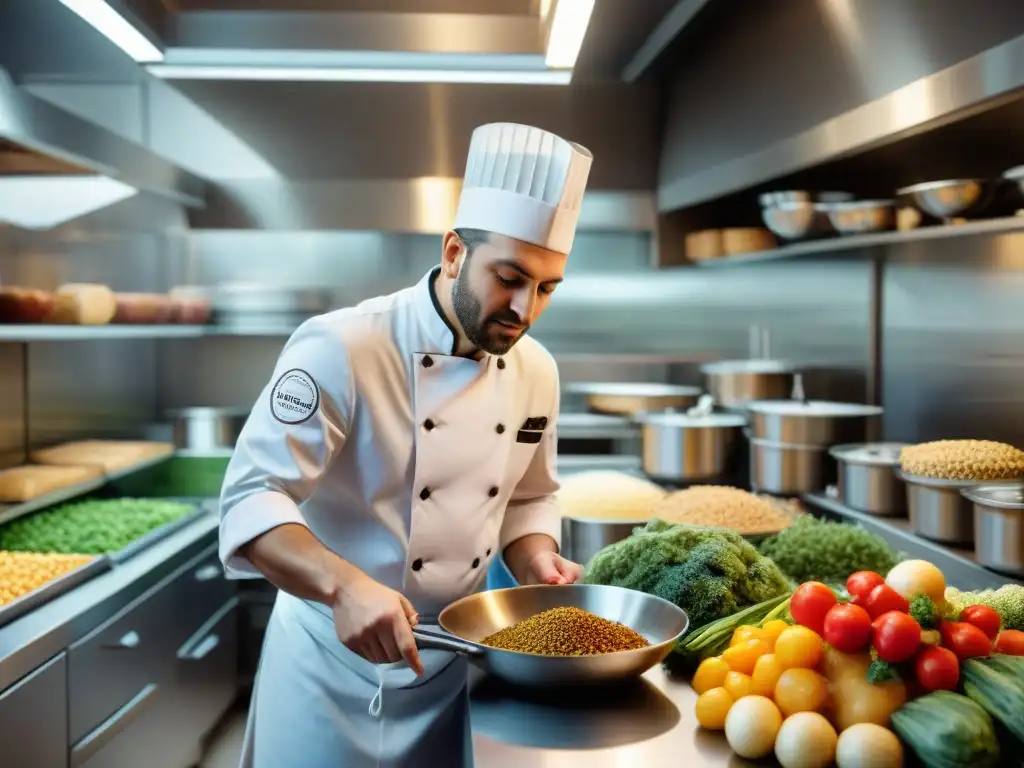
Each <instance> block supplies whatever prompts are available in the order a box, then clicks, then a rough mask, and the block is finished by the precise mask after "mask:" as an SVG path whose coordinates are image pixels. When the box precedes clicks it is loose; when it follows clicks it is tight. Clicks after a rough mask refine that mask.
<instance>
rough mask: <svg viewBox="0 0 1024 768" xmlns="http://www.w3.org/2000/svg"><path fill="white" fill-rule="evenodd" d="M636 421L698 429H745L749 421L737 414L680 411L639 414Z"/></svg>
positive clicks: (660, 425) (661, 425)
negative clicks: (695, 413)
mask: <svg viewBox="0 0 1024 768" xmlns="http://www.w3.org/2000/svg"><path fill="white" fill-rule="evenodd" d="M634 419H635V421H637V422H639V423H641V424H654V425H657V426H659V427H690V428H696V429H705V428H708V427H744V426H746V424H747V419H746V418H745V417H744V416H741V415H740V414H737V413H709V414H705V415H696V416H691V415H689V414H687V413H683V412H680V411H653V412H648V413H639V414H637V415H636V416H635V417H634Z"/></svg>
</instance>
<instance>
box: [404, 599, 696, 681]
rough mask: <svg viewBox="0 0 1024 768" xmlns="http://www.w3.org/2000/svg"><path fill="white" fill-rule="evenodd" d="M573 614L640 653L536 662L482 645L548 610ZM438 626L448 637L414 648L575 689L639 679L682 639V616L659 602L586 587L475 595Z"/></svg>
mask: <svg viewBox="0 0 1024 768" xmlns="http://www.w3.org/2000/svg"><path fill="white" fill-rule="evenodd" d="M560 607H575V608H581V609H583V610H584V611H589V612H590V613H593V614H594V615H596V616H600V617H601V618H603V619H608V620H610V621H617V622H619V623H620V624H625V625H626V626H627V627H629V628H631V629H633V630H634V631H636V632H639V633H640V634H641V635H643V636H644V637H645V638H647V641H648V642H649V643H650V645H649V646H648V647H646V648H640V649H637V650H633V651H617V652H615V653H606V654H600V655H594V656H541V655H538V654H533V653H519V652H516V651H504V650H498V649H496V648H490V647H488V646H485V645H480V641H481V640H483V639H484V638H485V637H487V636H488V635H491V634H493V633H494V632H497V631H498V630H501V629H505V628H506V627H509V626H511V625H513V624H516V623H518V622H520V621H523V620H525V619H528V618H530V617H531V616H534V615H536V614H538V613H540V612H541V611H546V610H548V609H550V608H560ZM438 623H439V624H440V626H441V628H442V629H443V630H444V632H445V633H446V634H445V633H439V632H430V631H427V630H422V629H415V630H413V635H414V636H415V637H416V644H417V646H418V647H420V648H430V649H435V650H442V651H452V652H454V653H459V654H463V655H465V656H468V657H469V659H470V660H471V661H472V662H473V663H474V664H477V665H478V666H480V667H482V668H483V669H485V670H486V671H487V672H490V673H492V674H494V675H497V676H498V677H500V678H502V679H504V680H506V681H508V682H509V683H512V684H514V685H524V686H551V685H575V684H581V683H595V682H605V681H612V680H622V679H626V678H633V677H638V676H640V675H642V674H643V673H644V672H646V671H647V670H648V669H650V668H651V667H653V666H654V665H655V664H658V663H659V662H661V661H662V660H663V659H664V658H665V657H666V656H667V655H668V654H669V652H670V651H671V650H672V648H673V647H674V646H675V644H676V642H678V640H679V638H681V637H682V636H683V634H685V632H686V630H687V628H688V626H689V619H688V618H687V616H686V612H685V611H683V610H682V609H681V608H679V607H678V606H676V605H674V604H673V603H670V602H668V601H667V600H662V599H661V598H660V597H655V596H653V595H648V594H646V593H644V592H637V591H635V590H631V589H623V588H621V587H607V586H598V585H589V584H569V585H564V586H529V587H512V588H510V589H495V590H490V591H487V592H478V593H476V594H473V595H469V596H468V597H464V598H462V599H461V600H457V601H456V602H454V603H452V604H451V605H449V606H448V607H447V608H445V609H444V610H443V611H441V615H440V617H439V621H438Z"/></svg>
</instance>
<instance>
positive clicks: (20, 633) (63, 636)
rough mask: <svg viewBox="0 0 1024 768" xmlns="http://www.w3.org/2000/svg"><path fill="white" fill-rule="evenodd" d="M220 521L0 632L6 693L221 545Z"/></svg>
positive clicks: (197, 525) (183, 534) (194, 526)
mask: <svg viewBox="0 0 1024 768" xmlns="http://www.w3.org/2000/svg"><path fill="white" fill-rule="evenodd" d="M219 522H220V521H219V518H218V516H217V515H216V514H214V513H213V512H212V511H211V512H209V513H207V514H206V515H203V516H202V517H200V518H198V519H196V520H195V521H194V522H192V523H190V524H189V525H188V526H186V527H185V528H182V529H181V530H180V531H177V532H175V533H173V534H171V535H170V536H168V537H167V538H166V539H162V540H161V541H158V542H156V543H155V544H154V545H153V546H152V547H149V548H148V549H146V550H144V551H142V552H140V553H139V554H138V555H136V556H135V557H132V558H131V559H129V560H126V561H125V562H123V563H119V564H117V565H115V566H114V568H113V569H112V570H110V571H107V572H105V573H101V574H99V575H98V576H96V577H95V578H93V579H91V580H89V581H87V582H85V583H84V584H81V585H79V586H77V587H75V588H74V589H72V590H71V591H70V592H67V593H66V594H63V595H61V596H60V597H58V598H56V599H55V600H53V601H51V602H49V603H46V604H45V605H42V606H40V607H39V608H36V609H35V610H33V611H32V612H31V613H28V614H26V615H25V616H23V617H21V618H20V619H17V620H16V621H13V622H11V623H10V624H8V625H6V626H5V627H3V628H0V690H3V689H4V688H6V687H7V686H8V685H10V684H11V683H13V682H15V681H16V680H18V679H20V678H21V677H23V676H24V675H26V674H28V673H29V672H31V671H32V670H33V669H35V668H36V667H38V666H39V665H41V664H43V663H44V662H46V661H47V660H49V659H50V658H52V657H53V656H54V655H56V654H58V653H60V652H61V651H63V650H64V649H65V648H67V647H68V646H69V645H71V644H72V643H73V642H75V641H76V640H78V639H79V638H80V637H82V636H84V635H86V634H88V633H89V632H91V631H92V630H93V629H94V628H95V626H96V625H97V624H98V623H100V622H102V621H104V620H105V619H106V618H107V617H109V616H112V615H113V614H114V613H116V612H117V611H119V610H121V609H122V608H123V607H124V606H126V605H127V604H128V603H129V602H131V601H132V600H134V599H135V598H136V597H138V596H139V595H141V594H143V593H144V592H145V591H146V590H148V589H150V588H151V587H153V586H154V585H155V584H156V583H158V582H159V581H160V580H161V579H162V578H163V577H165V576H166V575H167V573H168V570H167V569H166V568H161V567H159V566H160V565H161V564H162V563H170V562H172V561H173V562H174V564H175V567H177V566H179V565H182V564H183V563H184V562H186V561H187V560H188V559H190V558H191V557H194V556H196V555H198V554H199V553H200V552H202V551H203V550H204V549H206V548H208V547H210V546H213V545H215V542H216V536H217V535H216V531H217V528H218V525H219Z"/></svg>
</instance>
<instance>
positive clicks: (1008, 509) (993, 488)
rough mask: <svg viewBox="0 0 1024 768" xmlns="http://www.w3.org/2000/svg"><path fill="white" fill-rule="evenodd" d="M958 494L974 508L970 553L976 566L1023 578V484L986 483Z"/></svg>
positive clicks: (1017, 482) (1016, 482)
mask: <svg viewBox="0 0 1024 768" xmlns="http://www.w3.org/2000/svg"><path fill="white" fill-rule="evenodd" d="M960 493H961V495H962V496H963V497H964V498H965V499H966V500H967V501H969V502H971V504H973V507H974V554H975V558H976V559H977V561H978V563H979V564H981V565H983V566H985V567H986V568H991V569H992V570H994V571H999V572H1000V573H1005V574H1007V575H1010V576H1024V483H1021V482H1019V481H1015V482H1012V483H1005V484H1003V483H994V484H989V483H986V484H984V485H976V486H974V487H972V488H965V489H963V490H961V491H960Z"/></svg>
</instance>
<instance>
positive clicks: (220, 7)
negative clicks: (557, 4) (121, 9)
mask: <svg viewBox="0 0 1024 768" xmlns="http://www.w3.org/2000/svg"><path fill="white" fill-rule="evenodd" d="M647 1H648V0H641V2H647ZM166 2H167V4H168V5H170V6H172V7H174V8H177V9H178V10H182V11H274V10H277V11H366V12H379V13H500V14H529V13H535V12H536V8H537V2H538V0H166ZM634 2H636V0H634Z"/></svg>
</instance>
